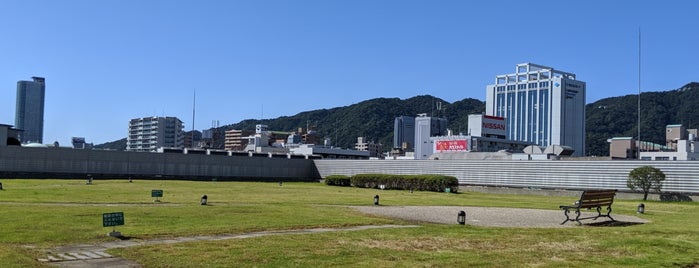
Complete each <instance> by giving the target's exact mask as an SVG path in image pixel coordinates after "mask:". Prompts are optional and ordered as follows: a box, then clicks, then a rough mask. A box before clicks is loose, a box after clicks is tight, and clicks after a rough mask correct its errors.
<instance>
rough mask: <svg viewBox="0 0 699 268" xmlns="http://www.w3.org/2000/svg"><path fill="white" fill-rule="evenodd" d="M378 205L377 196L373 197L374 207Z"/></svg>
mask: <svg viewBox="0 0 699 268" xmlns="http://www.w3.org/2000/svg"><path fill="white" fill-rule="evenodd" d="M378 205H379V195H375V196H374V206H378Z"/></svg>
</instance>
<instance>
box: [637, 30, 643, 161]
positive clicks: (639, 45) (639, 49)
mask: <svg viewBox="0 0 699 268" xmlns="http://www.w3.org/2000/svg"><path fill="white" fill-rule="evenodd" d="M641 144H642V143H641V27H638V149H637V151H638V156H637V157H636V159H638V160H641Z"/></svg>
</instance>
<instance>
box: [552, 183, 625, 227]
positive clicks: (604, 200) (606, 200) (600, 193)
mask: <svg viewBox="0 0 699 268" xmlns="http://www.w3.org/2000/svg"><path fill="white" fill-rule="evenodd" d="M615 195H616V190H586V191H584V192H583V193H582V195H581V196H580V199H579V200H578V201H576V202H575V204H574V205H572V206H565V205H564V206H560V208H561V209H562V210H563V211H564V214H565V216H566V220H565V221H563V222H561V224H564V223H566V222H568V221H576V222H578V224H581V223H580V220H585V219H595V220H597V218H599V217H607V218H609V219H611V220H612V221H614V219H613V218H612V216H609V214H610V213H612V203H613V202H614V196H615ZM602 207H607V213H606V214H602ZM581 208H586V209H591V208H597V216H592V217H585V218H580V209H581ZM571 210H574V211H575V218H574V219H571V218H570V215H569V214H570V211H571Z"/></svg>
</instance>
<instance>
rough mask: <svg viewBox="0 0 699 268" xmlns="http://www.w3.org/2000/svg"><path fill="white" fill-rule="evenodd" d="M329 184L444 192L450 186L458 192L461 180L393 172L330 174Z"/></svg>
mask: <svg viewBox="0 0 699 268" xmlns="http://www.w3.org/2000/svg"><path fill="white" fill-rule="evenodd" d="M325 183H326V184H327V185H337V186H354V187H360V188H379V185H384V189H385V190H410V189H411V190H415V191H433V192H443V191H445V190H446V188H450V190H451V192H454V193H455V192H457V191H458V187H459V180H458V179H456V177H453V176H444V175H432V174H425V175H392V174H357V175H354V176H352V177H347V176H343V175H330V176H328V177H326V178H325Z"/></svg>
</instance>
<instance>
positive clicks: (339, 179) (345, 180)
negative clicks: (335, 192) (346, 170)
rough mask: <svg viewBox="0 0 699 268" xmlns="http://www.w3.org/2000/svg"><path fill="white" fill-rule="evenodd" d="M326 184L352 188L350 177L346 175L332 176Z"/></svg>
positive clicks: (327, 178) (328, 177)
mask: <svg viewBox="0 0 699 268" xmlns="http://www.w3.org/2000/svg"><path fill="white" fill-rule="evenodd" d="M325 184H327V185H334V186H352V182H351V180H350V177H348V176H345V175H330V176H327V177H326V178H325Z"/></svg>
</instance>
